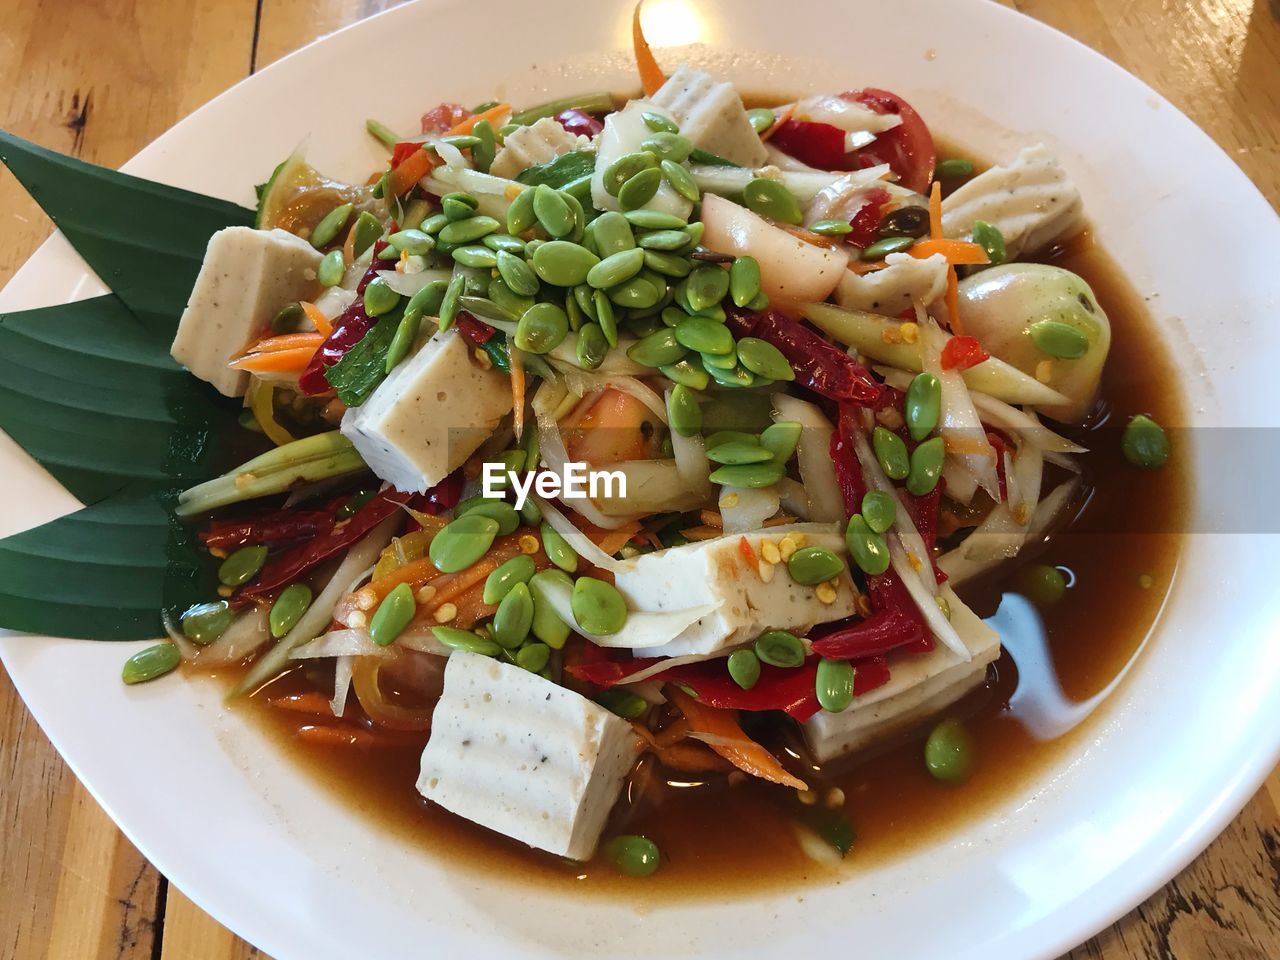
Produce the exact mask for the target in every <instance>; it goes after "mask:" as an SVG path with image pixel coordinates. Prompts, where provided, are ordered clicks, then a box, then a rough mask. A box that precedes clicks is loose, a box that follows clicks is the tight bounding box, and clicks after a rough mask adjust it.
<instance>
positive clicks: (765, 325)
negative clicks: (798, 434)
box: [728, 309, 880, 403]
mask: <svg viewBox="0 0 1280 960" xmlns="http://www.w3.org/2000/svg"><path fill="white" fill-rule="evenodd" d="M728 322H729V329H731V330H732V331H733V334H734V336H735V337H736V338H737V339H742V338H743V337H759V338H760V339H761V340H764V341H765V342H767V343H771V344H773V346H775V347H777V348H778V350H779V351H781V353H782V355H783V356H784V357H786V358H787V360H788V361H789V362H790V363H791V366H792V368H793V369H794V370H795V372H796V383H797V384H798V385H799V386H802V387H805V388H806V389H809V390H812V391H813V392H814V393H817V394H820V395H821V396H824V397H827V398H829V399H831V400H856V401H858V402H859V403H868V402H870V401H873V400H875V399H876V398H877V397H878V396H879V395H880V385H879V384H878V383H876V381H875V380H874V379H872V377H871V374H870V373H868V372H867V370H866V368H865V367H863V366H862V364H860V363H858V361H856V360H854V359H853V358H852V357H851V356H849V355H848V354H847V353H845V352H844V351H843V350H840V349H839V348H837V347H835V346H833V345H832V344H830V343H828V342H827V341H826V340H823V339H822V337H820V336H818V334H816V333H814V332H813V331H812V330H810V329H809V328H808V327H806V326H804V325H803V324H802V323H800V322H799V321H798V320H792V319H791V318H790V317H788V316H786V315H785V314H783V313H781V312H779V311H777V310H762V311H760V312H758V313H750V312H747V311H744V310H738V309H732V310H730V311H729V321H728Z"/></svg>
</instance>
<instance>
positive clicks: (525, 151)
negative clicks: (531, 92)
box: [489, 117, 591, 180]
mask: <svg viewBox="0 0 1280 960" xmlns="http://www.w3.org/2000/svg"><path fill="white" fill-rule="evenodd" d="M590 145H591V141H590V140H588V139H587V138H586V137H581V136H578V135H576V134H572V133H570V132H569V131H568V130H566V129H565V128H564V127H562V126H560V124H559V122H557V121H556V120H554V119H553V118H551V117H543V118H542V119H541V120H539V121H538V122H537V123H533V124H530V125H529V126H527V127H520V128H519V129H518V130H513V131H511V133H510V135H508V137H507V138H506V140H504V141H503V145H502V148H501V149H500V150H499V151H498V153H497V155H496V156H495V157H494V158H493V163H492V164H491V165H490V167H489V172H490V173H491V174H493V175H494V176H495V177H506V178H507V179H508V180H514V179H515V178H516V174H518V173H520V172H521V171H522V170H526V169H528V168H529V167H532V166H535V165H536V164H539V163H548V162H550V161H552V160H554V159H555V158H556V157H559V156H563V155H564V154H566V153H572V152H573V151H575V150H583V149H585V148H586V147H589V146H590Z"/></svg>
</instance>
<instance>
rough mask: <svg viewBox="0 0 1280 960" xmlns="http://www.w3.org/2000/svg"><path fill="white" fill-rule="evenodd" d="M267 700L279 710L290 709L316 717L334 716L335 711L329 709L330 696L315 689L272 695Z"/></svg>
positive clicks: (293, 711) (292, 711)
mask: <svg viewBox="0 0 1280 960" xmlns="http://www.w3.org/2000/svg"><path fill="white" fill-rule="evenodd" d="M267 702H268V703H269V704H271V706H273V707H275V708H276V709H277V710H288V711H290V712H291V713H309V714H311V715H312V716H316V717H332V716H333V711H332V710H330V709H329V700H328V698H327V697H325V696H324V694H322V693H319V692H318V691H315V690H310V691H307V692H306V693H291V694H288V695H287V696H283V697H272V698H271V699H270V700H268V701H267Z"/></svg>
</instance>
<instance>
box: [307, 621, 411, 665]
mask: <svg viewBox="0 0 1280 960" xmlns="http://www.w3.org/2000/svg"><path fill="white" fill-rule="evenodd" d="M389 656H391V651H390V650H389V649H388V648H387V647H380V646H378V645H377V644H376V643H374V642H373V638H372V637H371V636H369V631H368V630H364V629H360V628H356V627H347V628H346V629H343V630H330V631H329V632H328V633H326V634H324V635H323V636H319V637H316V638H315V639H314V640H312V641H310V642H309V643H304V644H302V645H301V646H299V647H297V648H296V649H295V650H293V652H292V653H290V654H289V659H290V660H315V659H317V658H320V657H389Z"/></svg>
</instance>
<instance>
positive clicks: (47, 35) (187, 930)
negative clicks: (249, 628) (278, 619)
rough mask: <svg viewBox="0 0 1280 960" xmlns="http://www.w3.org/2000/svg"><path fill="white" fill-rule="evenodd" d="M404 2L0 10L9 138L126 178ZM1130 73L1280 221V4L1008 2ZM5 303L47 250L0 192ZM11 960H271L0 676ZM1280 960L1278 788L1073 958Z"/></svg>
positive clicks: (1, 817) (31, 222)
mask: <svg viewBox="0 0 1280 960" xmlns="http://www.w3.org/2000/svg"><path fill="white" fill-rule="evenodd" d="M392 2H393V0H257V3H256V9H255V4H254V2H253V0H235V2H231V0H205V2H199V3H196V2H190V3H184V2H169V0H96V2H76V3H71V2H68V0H0V17H2V18H3V21H2V22H3V23H4V24H5V31H4V32H5V36H4V38H3V42H2V43H0V126H3V127H5V128H6V129H9V130H11V131H13V132H14V133H17V134H19V135H20V136H24V137H29V138H31V139H33V140H36V141H38V142H39V143H42V144H45V145H47V146H50V147H52V148H54V149H56V150H60V151H64V152H67V153H74V154H75V155H77V156H80V157H83V158H85V159H86V160H92V161H94V162H96V163H101V164H106V165H108V166H118V165H119V164H121V163H123V162H124V161H125V160H127V159H128V158H129V157H131V156H132V155H133V154H134V153H136V152H137V151H138V150H139V149H140V148H141V147H142V146H143V145H144V144H146V143H147V142H149V141H150V140H151V139H152V138H154V137H156V136H158V135H159V134H161V133H163V132H164V131H165V130H166V129H167V128H168V127H169V126H171V125H172V124H173V123H174V122H175V121H177V120H179V119H180V118H182V117H183V116H185V115H186V114H188V113H190V112H191V111H192V110H194V109H195V108H196V107H198V106H200V105H201V104H202V103H204V102H205V101H206V100H209V99H210V98H211V97H213V96H214V95H216V94H217V93H219V92H221V91H222V90H223V89H225V88H227V87H229V86H231V85H232V84H233V83H235V82H236V81H238V80H240V79H241V78H243V77H244V76H246V75H247V74H249V73H252V72H253V71H254V70H257V69H260V68H261V67H264V66H266V65H267V64H269V63H271V62H272V61H274V60H276V59H278V58H280V57H281V56H283V55H284V54H286V53H288V52H290V51H291V50H294V49H296V48H297V47H300V46H302V45H303V44H305V43H308V42H310V41H311V40H313V39H314V38H316V37H318V36H320V35H322V34H325V33H328V32H329V31H332V30H335V29H337V28H338V27H341V26H344V25H345V24H348V23H351V22H353V21H355V20H358V19H360V18H361V17H364V16H368V15H370V14H373V13H376V12H378V11H379V10H382V9H384V8H385V7H388V6H391V5H392ZM1006 2H1009V5H1011V6H1014V7H1016V8H1018V9H1020V10H1022V11H1023V12H1025V13H1028V14H1030V15H1031V16H1033V17H1037V18H1038V19H1041V20H1044V21H1045V22H1046V23H1050V24H1052V25H1054V26H1056V27H1058V28H1060V29H1062V30H1065V31H1066V32H1067V33H1070V34H1072V35H1073V36H1075V37H1077V38H1079V39H1080V40H1082V41H1083V42H1085V43H1087V44H1089V45H1090V46H1092V47H1094V48H1095V49H1097V50H1099V51H1101V52H1102V53H1104V54H1105V55H1106V56H1108V57H1110V58H1111V59H1113V60H1115V61H1117V62H1118V63H1120V64H1121V65H1122V66H1124V67H1126V68H1128V69H1129V70H1132V71H1133V72H1134V73H1136V74H1137V75H1138V76H1140V77H1142V78H1143V79H1145V80H1146V81H1147V82H1148V83H1150V84H1151V85H1152V86H1154V87H1155V88H1156V89H1157V90H1159V91H1160V92H1161V93H1163V94H1164V95H1165V96H1167V97H1168V98H1169V99H1170V100H1172V101H1173V102H1174V103H1175V104H1176V105H1177V106H1178V107H1180V108H1181V109H1182V110H1184V111H1186V113H1187V114H1188V115H1190V117H1191V118H1192V119H1193V120H1194V121H1195V122H1196V123H1198V124H1200V126H1201V127H1203V128H1204V129H1205V130H1206V131H1208V132H1209V134H1210V135H1211V136H1212V137H1214V138H1215V139H1216V140H1217V141H1218V143H1220V144H1221V145H1222V146H1223V147H1224V148H1225V149H1226V150H1227V152H1228V153H1229V154H1231V156H1232V157H1234V158H1235V160H1236V161H1237V162H1238V163H1239V164H1240V165H1241V167H1243V168H1244V171H1245V173H1247V174H1248V175H1249V176H1250V177H1251V178H1252V180H1253V182H1254V183H1256V184H1257V185H1258V186H1259V188H1261V190H1262V191H1263V193H1264V194H1266V196H1267V198H1268V199H1269V200H1270V201H1271V203H1272V204H1273V205H1276V206H1280V24H1278V23H1277V15H1278V14H1280V5H1278V4H1277V0H1270V6H1268V0H1126V2H1124V3H1119V4H1117V3H1105V2H1103V0H1006ZM0 211H3V212H4V220H3V223H4V228H5V229H4V230H3V231H2V232H0V284H2V283H3V282H4V281H6V280H7V279H8V278H9V277H10V276H11V275H12V274H13V272H14V271H15V270H16V269H17V268H18V266H19V265H20V264H21V263H22V262H23V260H25V259H26V258H27V256H28V255H29V254H30V253H31V252H32V251H33V250H34V249H35V248H36V246H37V245H38V244H39V243H40V241H42V240H43V239H44V238H45V236H47V235H48V233H49V230H50V228H49V224H48V221H47V220H46V219H45V218H44V216H43V215H42V214H41V213H40V211H39V210H38V209H37V208H36V206H35V204H34V203H32V202H31V201H30V200H29V199H28V198H27V197H26V195H25V194H23V192H22V191H21V189H20V188H19V187H18V186H17V184H16V183H15V182H14V181H13V178H12V177H10V176H8V175H7V174H0ZM0 722H2V723H3V728H2V729H0V769H2V770H3V772H4V781H3V782H4V787H3V790H2V791H0V792H2V794H3V795H2V796H0V831H3V832H2V833H0V958H13V960H33V958H38V957H49V958H53V960H107V958H119V960H153V958H159V960H184V958H192V960H233V958H235V960H239V958H247V957H260V956H262V954H261V953H259V952H258V951H257V950H256V949H254V948H253V947H252V946H250V945H249V944H247V943H245V942H244V941H242V940H240V939H239V938H237V937H236V936H234V935H233V934H231V933H230V932H229V931H227V930H226V929H224V928H223V927H221V926H220V925H219V924H218V923H216V922H215V921H214V920H212V919H211V918H210V917H208V916H207V915H206V914H204V913H203V912H202V911H201V910H200V909H199V908H198V907H196V906H195V905H193V904H192V903H191V902H190V901H189V900H188V899H187V898H186V897H184V896H183V895H182V893H181V892H180V891H179V890H178V889H177V888H176V887H173V886H171V885H170V884H169V883H168V881H166V880H165V878H164V877H162V876H160V874H159V873H158V872H157V871H156V870H155V868H154V867H152V866H151V865H150V864H149V863H147V861H146V860H145V859H144V858H143V857H142V855H141V854H139V853H138V852H137V851H136V850H135V849H134V848H133V846H132V845H131V844H130V843H129V841H127V840H126V839H125V838H124V837H123V836H122V835H121V834H120V833H119V831H118V830H116V828H115V826H114V825H113V824H112V823H111V821H110V820H108V819H107V817H106V815H105V814H104V813H103V812H102V810H100V809H99V807H98V805H97V804H96V803H95V802H94V800H93V799H92V798H91V797H90V796H89V795H88V794H87V793H86V792H85V790H84V788H83V787H81V786H80V784H79V783H78V782H77V781H76V779H75V777H74V776H73V775H72V774H71V773H70V771H69V770H68V769H67V767H66V765H65V764H64V763H63V762H62V760H61V758H60V757H59V756H58V755H57V753H56V752H54V750H53V748H52V747H51V746H50V745H49V742H48V741H47V740H46V739H45V737H44V735H43V734H42V733H41V731H40V730H39V729H38V728H37V727H36V725H35V723H34V722H33V721H32V719H31V717H30V715H29V714H28V713H27V711H26V709H25V708H24V707H23V705H22V702H21V701H20V700H19V699H18V697H17V695H16V694H15V693H14V690H13V687H12V685H11V684H10V683H9V680H8V677H7V676H6V675H3V674H0ZM1070 957H1071V960H1083V958H1086V957H1088V958H1105V960H1121V958H1146V957H1160V958H1161V960H1211V958H1212V960H1220V958H1231V960H1246V958H1247V960H1267V958H1276V957H1280V773H1278V774H1275V775H1273V776H1272V778H1271V780H1270V782H1269V783H1268V785H1267V788H1266V789H1264V790H1262V791H1260V792H1259V793H1258V795H1257V796H1256V797H1254V799H1253V800H1252V801H1251V802H1250V803H1249V805H1248V807H1246V808H1245V810H1244V812H1243V813H1241V814H1240V816H1239V817H1238V818H1237V819H1236V821H1235V822H1234V823H1233V824H1231V826H1230V827H1229V828H1228V829H1227V831H1226V832H1225V833H1224V834H1223V835H1222V836H1221V837H1219V838H1218V839H1217V840H1216V841H1215V842H1214V844H1213V845H1212V846H1211V847H1210V848H1209V849H1208V850H1207V851H1206V852H1205V853H1204V854H1203V855H1202V856H1201V857H1200V858H1199V859H1198V860H1197V861H1196V862H1195V863H1194V864H1192V865H1191V866H1190V867H1189V868H1188V869H1187V870H1186V871H1184V872H1183V873H1182V874H1181V875H1180V876H1179V877H1178V878H1177V879H1175V880H1174V881H1173V882H1172V883H1170V884H1169V885H1168V886H1167V887H1166V888H1165V889H1163V890H1161V891H1160V892H1159V893H1158V894H1156V895H1155V896H1154V897H1152V898H1151V899H1150V900H1148V901H1147V902H1146V903H1144V904H1143V905H1142V906H1140V907H1139V908H1138V909H1136V910H1134V911H1133V912H1132V913H1130V914H1129V915H1128V916H1126V917H1124V918H1123V919H1122V920H1121V921H1120V922H1119V923H1117V924H1115V925H1114V926H1112V927H1110V928H1109V929H1107V930H1106V931H1104V932H1103V933H1101V934H1099V935H1098V936H1097V937H1095V938H1094V939H1093V940H1090V941H1089V942H1088V943H1086V944H1084V945H1082V946H1081V947H1079V948H1077V949H1076V950H1075V951H1073V952H1072V953H1071V955H1070Z"/></svg>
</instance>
